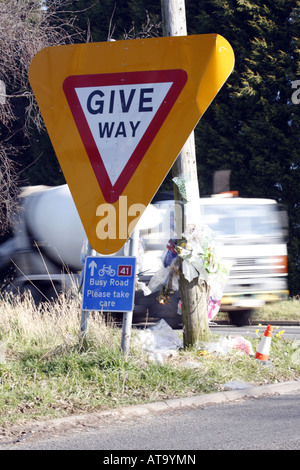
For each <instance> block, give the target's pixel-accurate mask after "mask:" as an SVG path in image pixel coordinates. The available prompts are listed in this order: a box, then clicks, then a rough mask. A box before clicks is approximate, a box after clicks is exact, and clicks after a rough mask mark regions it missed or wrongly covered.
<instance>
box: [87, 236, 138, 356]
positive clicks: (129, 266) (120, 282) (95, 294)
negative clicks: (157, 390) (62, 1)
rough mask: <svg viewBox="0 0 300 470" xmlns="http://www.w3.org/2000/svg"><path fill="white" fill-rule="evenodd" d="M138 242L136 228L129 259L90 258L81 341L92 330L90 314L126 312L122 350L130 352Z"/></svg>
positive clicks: (121, 257) (116, 257)
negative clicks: (89, 326)
mask: <svg viewBox="0 0 300 470" xmlns="http://www.w3.org/2000/svg"><path fill="white" fill-rule="evenodd" d="M138 243H139V231H138V229H135V231H134V235H133V237H132V239H131V240H130V254H129V256H87V257H86V259H85V266H84V280H83V298H82V311H81V323H80V337H81V339H83V338H84V336H85V335H86V333H87V330H88V319H89V312H90V311H99V312H122V313H123V332H122V342H121V348H122V350H123V351H124V353H126V354H127V353H128V351H129V342H130V336H131V326H132V317H133V309H134V293H135V281H136V257H137V254H138ZM133 254H134V255H135V256H133Z"/></svg>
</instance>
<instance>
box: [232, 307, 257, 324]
mask: <svg viewBox="0 0 300 470" xmlns="http://www.w3.org/2000/svg"><path fill="white" fill-rule="evenodd" d="M251 315H252V310H241V311H237V312H228V316H229V320H230V323H231V324H232V325H235V326H247V325H249V324H250V319H251Z"/></svg>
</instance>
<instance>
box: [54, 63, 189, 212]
mask: <svg viewBox="0 0 300 470" xmlns="http://www.w3.org/2000/svg"><path fill="white" fill-rule="evenodd" d="M186 82H187V73H186V72H185V71H184V70H182V69H174V70H158V71H154V70H151V71H145V72H124V73H107V74H93V75H71V76H69V77H67V78H66V79H65V80H64V83H63V90H64V93H65V96H66V98H67V101H68V104H69V107H70V110H71V112H72V115H73V118H74V120H75V123H76V125H77V129H78V132H79V134H80V136H81V140H82V142H83V145H84V147H85V150H86V152H87V155H88V157H89V160H90V163H91V165H92V168H93V171H94V173H95V176H96V178H97V181H98V183H99V186H100V188H101V191H102V193H103V196H104V198H105V200H106V201H107V202H109V203H111V204H113V203H114V202H116V201H117V200H118V199H119V197H120V196H121V194H122V193H123V191H124V189H125V188H126V186H127V184H128V182H129V181H130V179H131V177H132V175H133V174H134V172H135V170H136V169H137V167H138V165H139V163H140V162H141V160H142V159H143V157H144V155H145V154H146V152H147V150H148V149H149V147H150V145H151V143H152V142H153V140H154V139H155V137H156V135H157V133H158V131H159V130H160V128H161V126H162V124H163V122H164V121H165V119H166V117H167V116H168V114H169V112H170V111H171V109H172V107H173V105H174V103H175V102H176V100H177V98H178V96H179V95H180V93H181V91H182V89H183V88H184V86H185V84H186Z"/></svg>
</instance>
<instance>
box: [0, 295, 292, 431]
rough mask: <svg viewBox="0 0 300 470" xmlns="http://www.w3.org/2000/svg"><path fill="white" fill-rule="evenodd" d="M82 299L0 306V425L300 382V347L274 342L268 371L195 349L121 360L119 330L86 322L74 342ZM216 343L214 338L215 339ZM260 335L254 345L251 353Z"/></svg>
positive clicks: (235, 356) (233, 356) (233, 355)
mask: <svg viewBox="0 0 300 470" xmlns="http://www.w3.org/2000/svg"><path fill="white" fill-rule="evenodd" d="M80 316H81V300H80V298H66V297H61V298H60V299H59V300H58V301H57V302H55V303H53V304H45V305H44V306H42V307H40V308H37V307H35V306H34V305H33V303H32V302H31V298H30V297H25V298H23V299H22V300H21V299H18V298H13V299H10V298H9V299H8V298H2V299H1V302H0V409H1V416H0V425H1V426H7V425H8V424H9V423H16V422H21V421H24V420H28V419H40V418H43V419H45V418H47V417H57V416H66V415H70V414H73V413H76V414H77V413H86V412H88V411H93V410H99V409H107V408H113V407H116V406H122V405H129V404H136V403H145V402H151V401H159V400H165V399H168V398H175V397H182V396H189V395H195V394H201V393H209V392H213V391H217V390H222V388H223V385H224V383H226V382H227V381H233V380H234V381H236V380H239V381H244V382H251V383H252V384H261V383H272V382H277V381H284V380H292V379H294V378H299V376H300V357H299V344H298V343H297V342H295V341H294V342H291V341H286V340H284V338H282V337H281V336H280V337H277V338H275V337H274V339H273V340H272V357H271V359H272V364H273V367H262V366H261V364H260V363H258V361H256V360H255V359H254V358H250V357H249V356H247V355H245V354H244V353H241V352H240V351H232V352H230V354H209V355H207V356H202V355H200V354H199V350H198V349H197V348H195V349H193V350H182V351H178V350H177V351H176V354H171V355H170V357H168V358H164V360H163V362H162V363H159V362H155V361H151V360H150V358H149V356H148V355H146V354H145V353H144V352H143V350H142V348H141V347H140V346H138V345H137V343H136V342H135V337H136V335H137V330H134V329H132V340H131V348H130V353H129V354H128V356H125V355H124V354H123V353H122V351H121V348H120V345H121V330H120V328H117V327H115V326H114V325H113V324H112V323H110V324H109V325H107V323H106V322H105V319H104V318H103V317H101V315H100V314H98V313H97V314H95V315H91V316H90V320H89V329H88V334H87V337H86V339H85V340H84V341H83V342H82V341H80V339H79V330H80ZM217 340H218V338H217V337H214V338H212V341H217ZM259 341H260V334H259V335H258V337H257V338H256V339H251V342H252V344H253V349H254V351H255V349H256V347H257V344H258V342H259Z"/></svg>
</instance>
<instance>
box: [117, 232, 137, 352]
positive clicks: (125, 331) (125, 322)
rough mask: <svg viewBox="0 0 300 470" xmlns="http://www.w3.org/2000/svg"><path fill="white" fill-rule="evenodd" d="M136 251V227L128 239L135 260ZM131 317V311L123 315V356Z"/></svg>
mask: <svg viewBox="0 0 300 470" xmlns="http://www.w3.org/2000/svg"><path fill="white" fill-rule="evenodd" d="M138 249H139V229H138V227H137V226H136V227H135V229H134V231H133V233H132V237H131V239H130V251H129V254H130V256H134V257H135V258H137V257H138ZM132 317H133V310H131V311H130V312H124V313H123V325H122V342H121V348H122V351H123V352H124V354H128V351H129V344H130V337H131V327H132Z"/></svg>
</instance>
